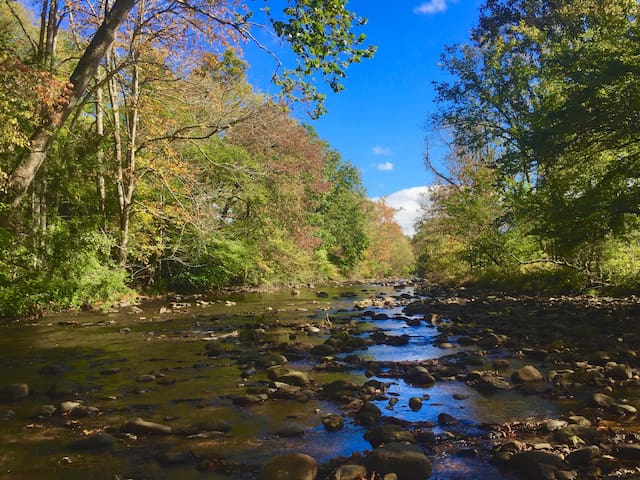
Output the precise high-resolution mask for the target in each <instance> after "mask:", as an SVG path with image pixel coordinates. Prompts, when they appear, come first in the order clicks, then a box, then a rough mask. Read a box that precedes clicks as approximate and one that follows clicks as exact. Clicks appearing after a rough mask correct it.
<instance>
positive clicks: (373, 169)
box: [248, 0, 483, 234]
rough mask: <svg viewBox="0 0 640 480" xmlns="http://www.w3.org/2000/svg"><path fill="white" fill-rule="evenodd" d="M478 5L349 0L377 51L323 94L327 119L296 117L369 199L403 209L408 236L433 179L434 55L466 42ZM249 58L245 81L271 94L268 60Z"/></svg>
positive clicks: (453, 0)
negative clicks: (343, 163) (355, 175)
mask: <svg viewBox="0 0 640 480" xmlns="http://www.w3.org/2000/svg"><path fill="white" fill-rule="evenodd" d="M482 3H483V2H482V1H481V0H426V1H424V0H423V1H420V0H402V1H399V2H388V1H381V0H351V1H350V2H349V4H348V8H350V9H351V10H354V11H355V12H357V13H358V14H359V15H361V16H364V17H367V18H368V20H369V21H368V24H367V25H366V26H365V27H364V33H366V35H367V38H368V41H369V42H370V43H371V44H373V45H376V46H377V47H378V50H377V52H376V55H375V57H374V58H373V59H371V60H364V61H363V62H362V63H360V64H355V65H352V66H351V67H350V68H349V70H348V72H347V78H346V79H345V82H344V84H345V87H346V90H344V91H342V92H340V93H339V94H337V95H335V94H329V96H328V98H327V102H326V107H327V110H328V113H327V114H326V115H324V116H323V117H322V118H321V119H319V120H314V121H310V120H309V119H308V118H303V117H301V120H303V121H306V122H309V123H311V124H312V125H313V127H314V128H315V129H316V131H317V132H318V133H319V135H320V137H322V138H323V139H325V140H327V141H328V142H329V143H330V145H331V146H332V147H333V148H334V149H336V150H338V151H339V152H340V153H341V154H342V156H343V158H344V159H346V160H349V161H351V162H352V163H353V164H355V165H356V166H357V167H358V168H359V169H360V171H361V174H362V179H363V183H364V186H365V187H366V189H367V192H368V195H369V196H370V197H371V198H379V197H385V198H387V201H388V203H389V204H390V205H392V206H394V207H396V208H401V209H403V210H402V211H401V212H399V215H398V220H399V222H400V223H401V225H402V226H403V227H404V229H405V232H406V233H408V234H411V233H412V229H411V226H410V224H411V223H412V221H413V219H414V218H415V214H413V216H412V215H411V214H410V213H411V212H414V211H415V209H416V208H417V207H416V199H417V197H418V196H419V194H420V193H421V192H423V191H424V186H426V185H430V184H432V183H433V182H434V181H435V179H434V177H433V175H432V174H430V173H429V172H428V171H427V170H426V169H425V167H424V162H423V154H424V145H425V143H424V140H425V135H426V134H427V132H426V129H425V125H426V120H427V117H428V116H429V114H430V113H432V112H434V111H435V105H434V103H433V100H434V97H435V90H434V87H433V82H434V81H441V80H445V79H446V78H447V76H446V74H445V73H444V72H443V71H442V70H441V69H440V68H439V66H438V62H439V60H440V55H441V53H442V52H443V51H444V48H445V45H449V44H453V43H459V42H465V41H467V39H468V37H469V31H470V30H471V28H472V27H473V26H474V25H475V24H476V22H477V19H478V11H479V8H480V6H481V4H482ZM248 60H249V63H250V64H251V69H250V71H249V80H250V81H251V82H252V83H255V84H257V85H258V86H259V87H260V88H262V89H263V90H266V91H270V92H271V93H274V90H273V88H271V87H268V86H265V85H266V83H265V78H267V76H268V75H266V74H269V73H271V70H270V68H269V66H268V65H269V64H268V60H265V62H266V63H261V62H257V63H256V62H255V61H254V60H252V55H250V56H248ZM429 143H430V145H431V146H432V147H435V151H433V150H432V152H431V153H432V159H434V160H435V161H436V162H437V160H438V157H441V156H442V155H443V154H444V151H443V149H442V148H440V149H438V148H437V143H438V142H437V139H436V138H429ZM418 187H421V188H418ZM409 210H411V212H410V211H409Z"/></svg>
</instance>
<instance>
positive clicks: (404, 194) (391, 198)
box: [372, 186, 437, 237]
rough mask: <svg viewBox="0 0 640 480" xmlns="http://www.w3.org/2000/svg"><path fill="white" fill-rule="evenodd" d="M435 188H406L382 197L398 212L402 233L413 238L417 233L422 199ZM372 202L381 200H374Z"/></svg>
mask: <svg viewBox="0 0 640 480" xmlns="http://www.w3.org/2000/svg"><path fill="white" fill-rule="evenodd" d="M433 188H437V187H433V186H431V187H429V186H424V187H412V188H405V189H404V190H400V191H398V192H394V193H392V194H391V195H388V196H386V197H382V198H383V199H384V201H385V203H386V204H387V205H389V206H390V207H392V208H394V209H395V210H396V214H395V219H396V222H398V224H399V225H400V227H401V228H402V233H404V234H405V235H407V236H409V237H412V236H413V235H414V234H415V233H416V230H415V223H416V222H417V221H418V220H419V219H420V215H421V213H422V209H421V207H420V202H421V199H422V197H423V196H428V195H429V192H431V191H432V190H433ZM372 200H374V201H375V200H380V198H373V199H372Z"/></svg>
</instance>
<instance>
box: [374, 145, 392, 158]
mask: <svg viewBox="0 0 640 480" xmlns="http://www.w3.org/2000/svg"><path fill="white" fill-rule="evenodd" d="M371 153H373V154H374V155H380V156H385V157H386V156H389V155H393V150H391V149H390V148H389V147H382V146H380V145H376V146H375V147H373V148H372V149H371Z"/></svg>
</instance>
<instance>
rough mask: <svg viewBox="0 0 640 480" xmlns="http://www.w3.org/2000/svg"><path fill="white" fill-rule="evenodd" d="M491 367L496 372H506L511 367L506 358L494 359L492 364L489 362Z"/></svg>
mask: <svg viewBox="0 0 640 480" xmlns="http://www.w3.org/2000/svg"><path fill="white" fill-rule="evenodd" d="M491 365H492V366H493V368H495V369H496V370H506V369H507V368H509V367H510V366H511V363H510V362H509V360H507V359H506V358H496V359H495V360H494V361H493V362H491Z"/></svg>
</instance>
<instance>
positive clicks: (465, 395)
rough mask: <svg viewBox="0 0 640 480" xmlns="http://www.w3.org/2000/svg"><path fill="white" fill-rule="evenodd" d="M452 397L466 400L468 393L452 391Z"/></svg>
mask: <svg viewBox="0 0 640 480" xmlns="http://www.w3.org/2000/svg"><path fill="white" fill-rule="evenodd" d="M452 397H453V399H454V400H466V399H468V398H469V395H467V394H466V393H454V394H453V395H452Z"/></svg>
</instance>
